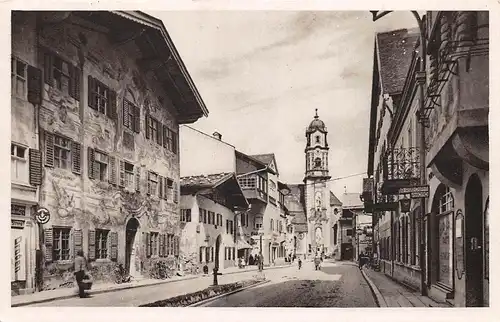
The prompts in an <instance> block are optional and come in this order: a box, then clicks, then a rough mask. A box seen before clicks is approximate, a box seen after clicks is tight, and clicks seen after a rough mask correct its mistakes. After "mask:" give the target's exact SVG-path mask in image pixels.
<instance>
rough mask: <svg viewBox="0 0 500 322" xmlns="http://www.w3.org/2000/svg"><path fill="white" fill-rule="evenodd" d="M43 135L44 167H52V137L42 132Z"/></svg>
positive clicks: (50, 134)
mask: <svg viewBox="0 0 500 322" xmlns="http://www.w3.org/2000/svg"><path fill="white" fill-rule="evenodd" d="M44 134H45V166H47V167H51V168H53V167H54V135H53V134H52V133H48V132H44Z"/></svg>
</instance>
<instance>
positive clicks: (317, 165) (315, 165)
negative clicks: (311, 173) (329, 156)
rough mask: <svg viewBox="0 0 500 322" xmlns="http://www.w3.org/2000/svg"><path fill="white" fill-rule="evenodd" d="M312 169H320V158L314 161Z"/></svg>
mask: <svg viewBox="0 0 500 322" xmlns="http://www.w3.org/2000/svg"><path fill="white" fill-rule="evenodd" d="M314 167H315V168H321V159H320V158H316V159H314Z"/></svg>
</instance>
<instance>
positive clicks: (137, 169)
mask: <svg viewBox="0 0 500 322" xmlns="http://www.w3.org/2000/svg"><path fill="white" fill-rule="evenodd" d="M135 190H136V191H139V192H140V191H141V167H140V166H139V165H136V166H135Z"/></svg>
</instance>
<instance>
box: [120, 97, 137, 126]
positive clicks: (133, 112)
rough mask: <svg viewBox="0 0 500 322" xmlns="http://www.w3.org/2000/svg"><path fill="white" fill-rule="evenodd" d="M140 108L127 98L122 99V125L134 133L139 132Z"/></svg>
mask: <svg viewBox="0 0 500 322" xmlns="http://www.w3.org/2000/svg"><path fill="white" fill-rule="evenodd" d="M140 117H141V110H140V109H139V107H138V106H135V105H134V104H132V102H130V101H129V100H127V99H124V100H123V126H125V127H126V128H127V129H129V130H132V131H134V132H136V133H139V132H140Z"/></svg>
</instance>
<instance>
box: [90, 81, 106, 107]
mask: <svg viewBox="0 0 500 322" xmlns="http://www.w3.org/2000/svg"><path fill="white" fill-rule="evenodd" d="M90 91H91V95H92V97H93V99H94V102H95V107H96V109H97V110H98V111H99V112H100V113H102V114H104V115H106V111H107V110H108V104H109V88H108V87H107V86H106V85H104V84H103V83H101V82H99V81H98V80H94V86H93V88H90Z"/></svg>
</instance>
